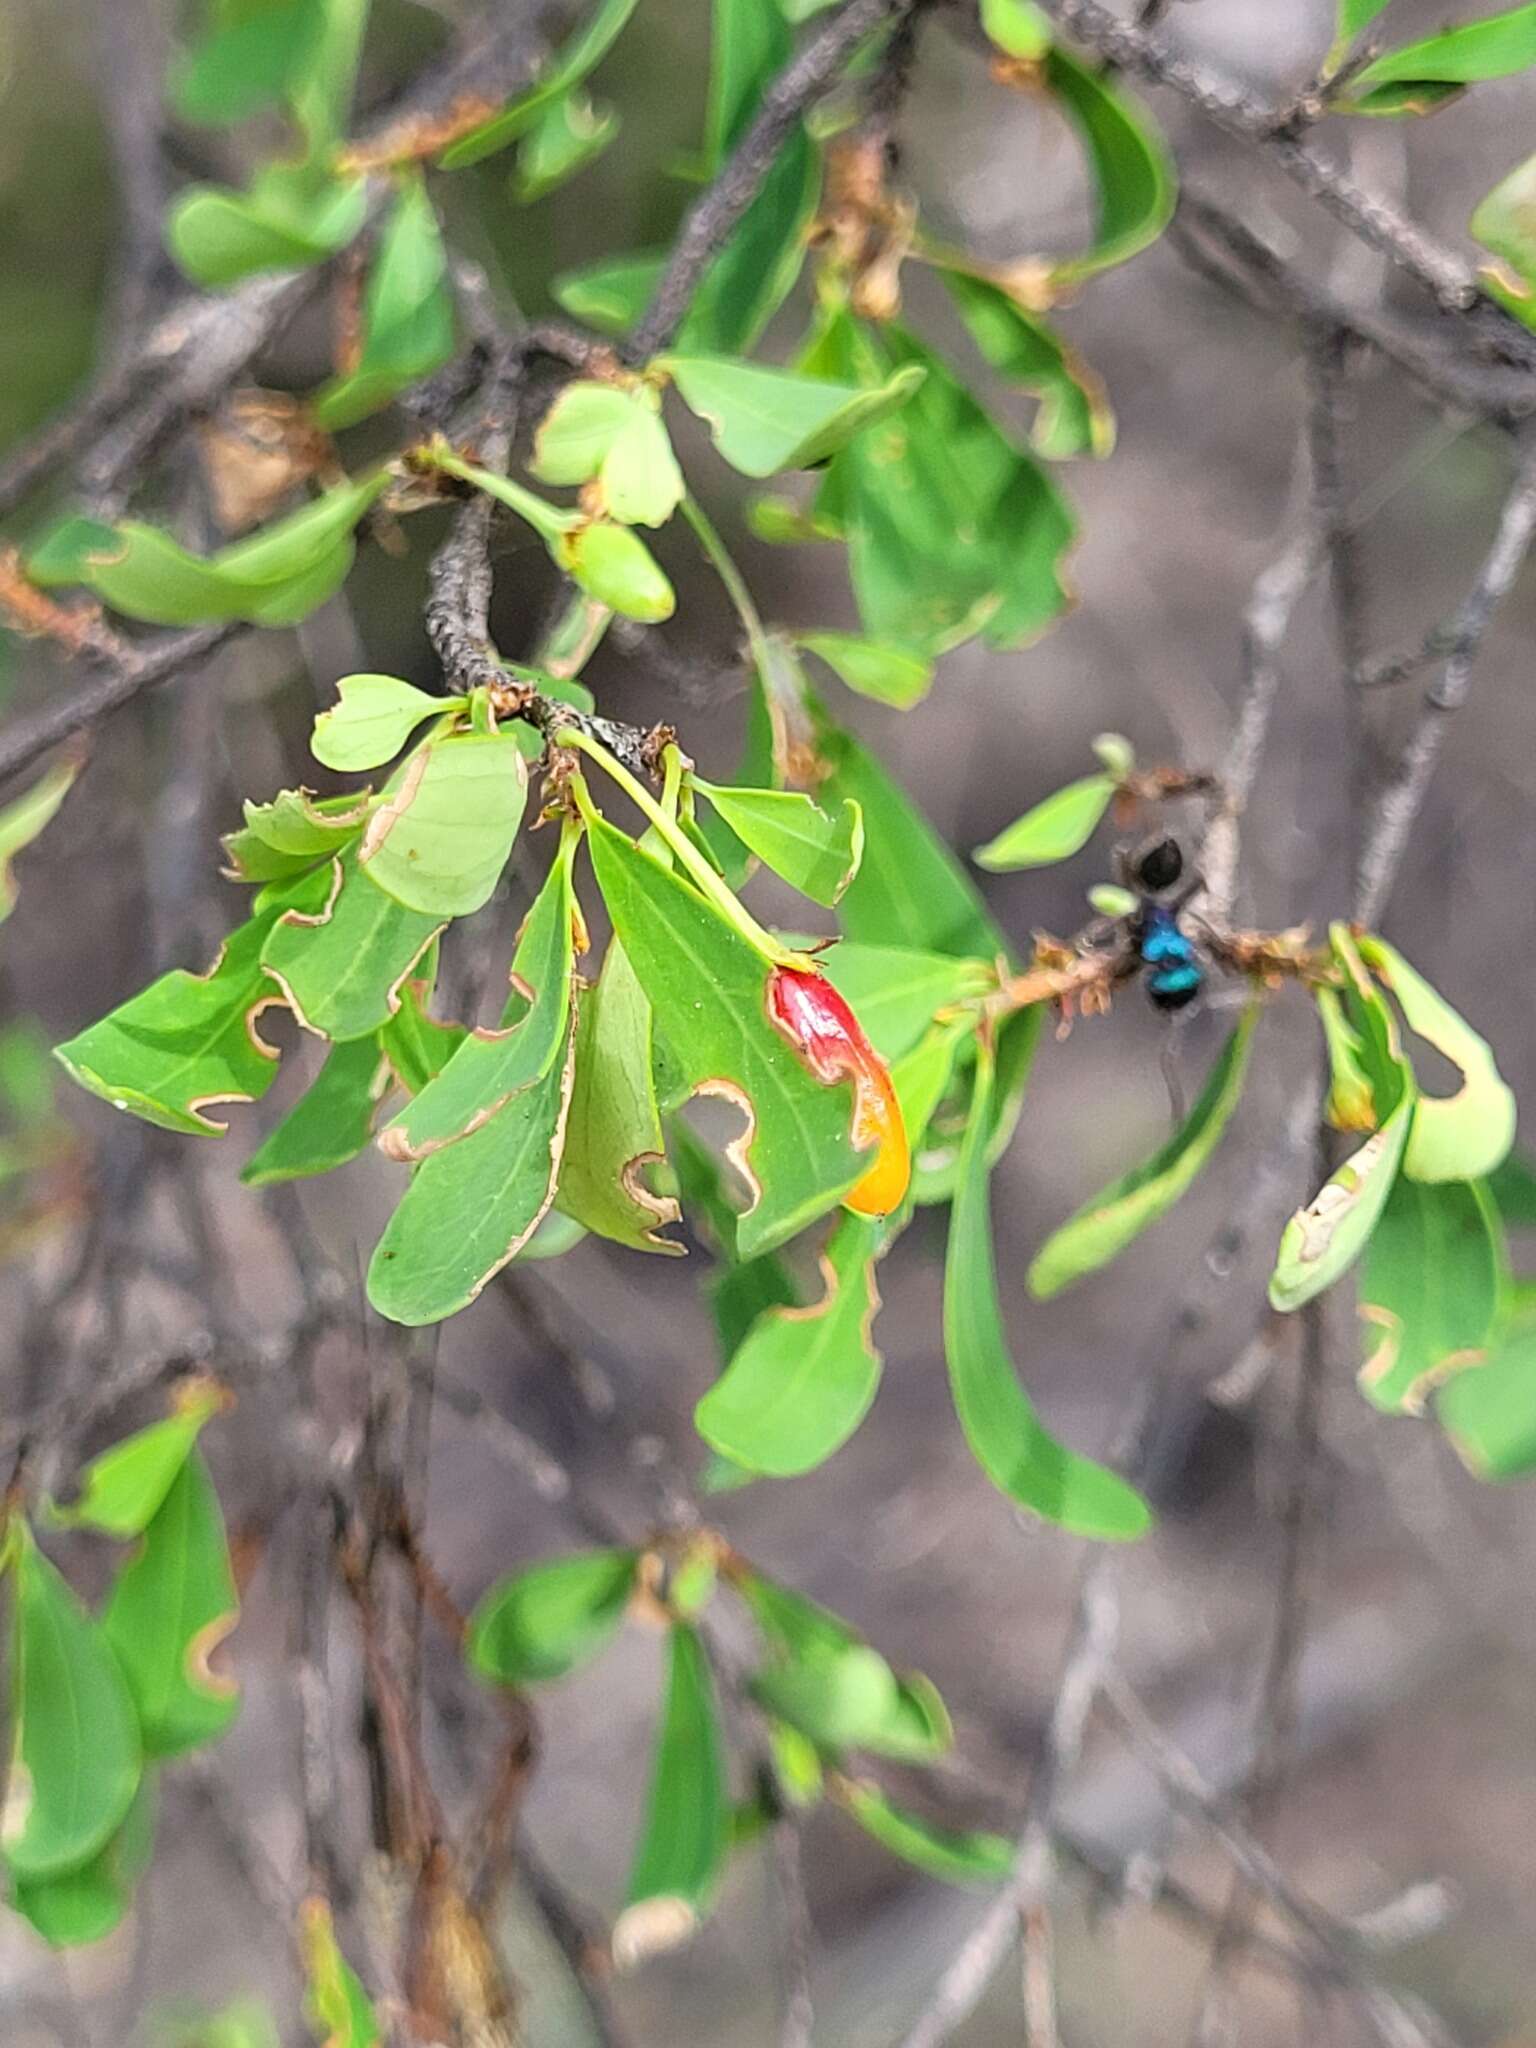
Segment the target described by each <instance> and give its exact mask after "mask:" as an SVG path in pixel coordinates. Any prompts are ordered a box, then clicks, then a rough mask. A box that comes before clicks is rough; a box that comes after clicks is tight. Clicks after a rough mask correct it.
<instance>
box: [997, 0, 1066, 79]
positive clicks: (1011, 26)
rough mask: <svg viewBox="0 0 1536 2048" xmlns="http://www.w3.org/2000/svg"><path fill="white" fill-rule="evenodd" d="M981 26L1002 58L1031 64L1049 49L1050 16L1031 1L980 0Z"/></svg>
mask: <svg viewBox="0 0 1536 2048" xmlns="http://www.w3.org/2000/svg"><path fill="white" fill-rule="evenodd" d="M981 26H982V29H983V31H984V32H985V33H986V35H987V37H988V38H989V40H990V41H992V42H993V43H995V44H996V45H997V47H998V49H1000V50H1001V51H1002V53H1003V55H1004V56H1005V57H1015V58H1017V59H1018V60H1019V62H1020V63H1023V64H1034V63H1037V62H1038V61H1039V59H1040V58H1042V57H1043V56H1044V55H1045V53H1046V51H1047V50H1049V48H1050V47H1051V34H1052V30H1051V20H1050V16H1049V15H1048V14H1046V13H1044V12H1043V11H1042V10H1041V9H1040V8H1038V7H1035V6H1033V5H1032V4H1031V0H981Z"/></svg>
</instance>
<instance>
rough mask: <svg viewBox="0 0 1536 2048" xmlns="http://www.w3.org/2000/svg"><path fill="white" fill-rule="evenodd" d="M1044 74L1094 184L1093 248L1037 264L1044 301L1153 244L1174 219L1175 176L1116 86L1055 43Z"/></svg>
mask: <svg viewBox="0 0 1536 2048" xmlns="http://www.w3.org/2000/svg"><path fill="white" fill-rule="evenodd" d="M1042 76H1043V80H1044V84H1045V88H1046V90H1047V92H1049V93H1051V94H1052V95H1053V96H1054V97H1055V98H1056V99H1057V100H1058V101H1059V103H1060V105H1061V107H1062V109H1063V111H1064V112H1065V113H1066V114H1067V116H1068V118H1069V119H1070V120H1071V122H1072V123H1073V125H1074V127H1075V128H1076V129H1077V131H1078V133H1079V135H1080V136H1081V137H1082V141H1083V146H1084V148H1085V149H1086V150H1087V153H1088V161H1089V165H1090V167H1091V168H1092V171H1093V176H1094V184H1095V225H1094V238H1093V242H1092V244H1091V246H1090V247H1089V248H1087V249H1085V250H1084V252H1083V254H1082V255H1081V256H1075V257H1070V258H1068V259H1067V260H1065V261H1062V260H1060V259H1050V260H1049V261H1047V262H1046V263H1045V264H1044V265H1043V266H1042V268H1043V270H1044V273H1045V274H1044V277H1043V279H1042V280H1041V288H1040V289H1041V297H1042V298H1043V299H1044V300H1045V301H1046V303H1050V302H1051V301H1052V300H1055V299H1059V298H1060V297H1062V296H1063V295H1064V294H1065V293H1067V292H1070V291H1072V290H1074V289H1075V288H1076V287H1077V286H1078V285H1080V284H1082V283H1084V282H1085V281H1086V280H1087V279H1088V278H1090V277H1093V276H1096V275H1097V274H1098V272H1099V271H1101V270H1109V269H1111V268H1113V266H1114V265H1116V264H1117V263H1124V262H1126V261H1128V259H1129V258H1130V257H1132V256H1135V255H1138V254H1139V253H1140V252H1141V250H1143V249H1145V248H1146V247H1147V246H1148V244H1149V243H1151V242H1155V241H1156V240H1157V238H1158V236H1159V235H1160V234H1161V233H1162V232H1163V229H1164V228H1165V227H1167V225H1168V223H1169V221H1170V220H1171V219H1172V218H1173V208H1174V201H1175V198H1176V195H1177V191H1178V174H1177V171H1176V169H1175V166H1174V162H1173V157H1172V155H1171V154H1170V152H1169V149H1168V145H1167V143H1166V142H1165V141H1164V140H1163V137H1162V134H1161V132H1160V130H1159V129H1158V127H1157V125H1156V124H1155V122H1153V120H1152V119H1151V117H1150V115H1148V114H1147V112H1146V111H1145V109H1144V108H1143V107H1141V106H1140V105H1139V103H1138V102H1137V101H1136V100H1134V99H1133V98H1132V97H1131V95H1130V94H1129V93H1127V92H1125V91H1124V90H1123V89H1122V88H1121V87H1120V86H1119V85H1111V84H1109V82H1108V81H1107V80H1106V79H1105V78H1104V77H1102V76H1101V75H1100V74H1099V73H1098V72H1096V71H1093V70H1091V69H1090V68H1089V66H1088V65H1086V64H1084V63H1082V62H1081V61H1080V60H1079V59H1078V58H1076V57H1073V56H1069V55H1068V53H1067V52H1066V51H1065V50H1063V49H1062V48H1061V46H1060V44H1056V45H1054V46H1053V47H1052V49H1051V52H1050V54H1049V55H1048V56H1047V58H1046V60H1045V66H1044V70H1043V74H1042Z"/></svg>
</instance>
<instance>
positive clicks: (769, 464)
mask: <svg viewBox="0 0 1536 2048" xmlns="http://www.w3.org/2000/svg"><path fill="white" fill-rule="evenodd" d="M654 367H655V368H656V369H658V370H665V371H667V372H668V373H669V374H670V375H671V378H672V381H673V383H674V384H675V385H676V386H677V391H678V395H679V397H680V398H681V399H682V401H683V403H684V404H685V405H686V406H687V407H688V409H689V411H690V412H692V413H696V414H697V415H698V417H699V418H700V419H701V420H703V421H704V423H705V425H706V426H707V427H708V428H709V431H710V434H711V436H712V437H713V440H714V443H715V446H716V447H717V448H718V449H719V451H720V453H721V454H722V455H723V456H724V457H725V459H726V461H727V462H728V463H730V465H731V467H732V468H733V469H738V470H740V471H741V473H742V475H743V476H752V477H764V476H774V475H777V473H778V472H779V471H780V470H785V469H811V468H813V467H814V466H815V465H816V464H817V463H819V462H825V461H826V460H827V458H828V457H829V456H832V455H835V454H836V453H837V451H838V449H839V448H843V447H846V446H847V444H848V443H849V442H850V441H851V440H852V439H853V437H854V435H855V434H858V433H860V432H861V431H862V430H863V429H864V428H866V427H870V426H873V425H874V424H875V422H876V421H877V420H882V419H885V418H887V417H888V416H889V415H890V414H891V413H893V412H896V411H897V410H899V408H900V407H902V406H903V405H905V404H906V402H907V400H908V399H909V398H910V397H911V396H912V394H913V392H914V391H915V390H916V389H917V388H918V386H919V385H920V384H921V383H922V381H923V377H924V375H925V372H924V369H923V366H922V365H921V364H919V363H909V364H907V365H906V366H905V367H904V368H902V369H900V370H897V371H895V372H893V374H892V375H891V376H890V377H889V378H887V379H886V381H885V382H884V383H883V384H880V385H876V386H874V387H871V388H861V387H860V386H859V385H857V384H836V383H831V382H829V381H828V380H827V379H825V378H822V377H802V376H797V375H796V374H795V373H794V372H793V371H791V370H774V369H766V368H764V367H763V366H762V365H761V364H760V363H744V362H738V361H734V360H732V359H731V358H730V357H727V356H689V355H664V356H658V357H657V358H656V361H655V364H654Z"/></svg>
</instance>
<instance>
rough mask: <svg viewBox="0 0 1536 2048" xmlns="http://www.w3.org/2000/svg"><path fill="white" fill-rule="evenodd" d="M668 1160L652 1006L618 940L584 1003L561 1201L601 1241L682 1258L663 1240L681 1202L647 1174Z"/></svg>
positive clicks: (679, 1251)
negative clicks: (657, 1189)
mask: <svg viewBox="0 0 1536 2048" xmlns="http://www.w3.org/2000/svg"><path fill="white" fill-rule="evenodd" d="M664 1157H665V1151H664V1147H663V1144H662V1133H661V1115H660V1112H659V1110H658V1108H657V1105H656V1081H655V1074H654V1069H653V1064H652V1018H651V1006H650V1004H649V1002H648V1001H647V1000H646V996H645V991H644V990H643V989H642V988H641V986H640V984H639V982H638V981H637V980H636V979H635V971H634V969H633V968H632V967H631V966H630V964H629V957H628V955H627V954H626V953H625V951H624V948H623V947H622V946H621V945H620V944H619V942H618V940H617V939H615V940H613V941H612V943H611V944H610V945H609V948H608V952H607V956H606V958H605V959H604V961H603V969H602V973H601V974H600V975H599V976H598V980H597V986H596V987H595V988H594V989H593V990H592V992H591V994H590V995H588V996H587V997H586V998H585V1000H584V1001H583V1003H582V1006H581V1022H580V1024H579V1026H578V1028H577V1033H576V1083H575V1088H574V1091H573V1093H572V1096H571V1117H570V1126H569V1129H568V1131H567V1134H566V1141H565V1156H564V1158H563V1159H562V1161H561V1164H560V1191H559V1194H558V1196H557V1198H556V1199H557V1200H558V1202H559V1205H560V1207H561V1208H562V1209H563V1210H564V1211H565V1213H566V1214H567V1215H568V1216H572V1217H574V1218H575V1219H576V1220H577V1221H578V1222H580V1223H582V1224H584V1225H585V1226H586V1228H587V1229H588V1230H592V1231H595V1232H596V1233H597V1235H598V1236H599V1237H606V1238H610V1239H611V1240H612V1241H613V1242H614V1243H616V1244H625V1245H628V1246H630V1248H631V1249H632V1250H634V1251H648V1252H662V1253H665V1254H667V1255H669V1256H672V1257H680V1256H681V1255H682V1252H683V1249H684V1247H683V1246H682V1245H680V1244H677V1243H676V1242H675V1241H673V1240H672V1239H670V1238H664V1237H661V1236H659V1235H658V1232H659V1231H660V1230H662V1229H663V1228H664V1227H665V1226H666V1225H667V1224H669V1223H675V1222H676V1221H677V1219H678V1215H679V1210H678V1206H677V1203H676V1201H675V1200H674V1199H673V1197H672V1196H671V1195H661V1194H655V1193H653V1192H652V1190H651V1187H650V1185H649V1183H648V1181H647V1178H646V1174H647V1169H648V1168H649V1167H651V1166H652V1165H653V1164H655V1163H657V1162H659V1161H660V1160H661V1159H663V1158H664Z"/></svg>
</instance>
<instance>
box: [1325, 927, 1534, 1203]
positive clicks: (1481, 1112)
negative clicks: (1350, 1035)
mask: <svg viewBox="0 0 1536 2048" xmlns="http://www.w3.org/2000/svg"><path fill="white" fill-rule="evenodd" d="M1358 944H1359V948H1360V953H1361V956H1362V958H1363V959H1364V960H1365V961H1366V962H1367V963H1368V964H1369V966H1370V968H1371V970H1372V972H1373V973H1374V974H1375V975H1376V977H1377V979H1378V980H1379V981H1381V982H1382V983H1384V985H1385V986H1386V987H1387V988H1388V989H1389V990H1390V991H1391V992H1392V994H1393V995H1394V996H1395V997H1396V998H1397V1002H1398V1007H1399V1008H1400V1009H1401V1011H1402V1013H1403V1015H1404V1017H1405V1018H1406V1019H1407V1021H1408V1028H1409V1030H1410V1031H1414V1032H1416V1033H1417V1034H1418V1036H1419V1037H1420V1038H1424V1039H1427V1040H1428V1041H1429V1043H1430V1044H1431V1045H1432V1046H1434V1048H1435V1050H1436V1051H1437V1052H1441V1053H1443V1054H1444V1055H1445V1057H1446V1058H1447V1059H1448V1060H1449V1061H1450V1062H1451V1064H1452V1066H1455V1067H1459V1068H1460V1069H1461V1076H1462V1081H1461V1087H1460V1088H1459V1089H1458V1090H1457V1092H1456V1093H1455V1094H1454V1095H1450V1096H1438V1095H1421V1096H1420V1097H1419V1104H1418V1108H1417V1109H1416V1110H1415V1111H1414V1117H1413V1128H1412V1130H1411V1131H1410V1132H1409V1134H1408V1146H1407V1150H1406V1151H1405V1152H1404V1154H1403V1171H1404V1173H1406V1174H1407V1175H1408V1177H1409V1178H1410V1179H1411V1180H1428V1181H1440V1180H1480V1179H1481V1178H1482V1177H1483V1175H1484V1174H1488V1173H1492V1171H1493V1170H1494V1168H1495V1167H1496V1166H1497V1165H1498V1164H1499V1162H1500V1161H1501V1160H1502V1159H1503V1158H1504V1157H1505V1156H1506V1154H1507V1153H1508V1151H1509V1148H1510V1146H1511V1145H1513V1144H1514V1142H1515V1114H1516V1112H1515V1098H1514V1094H1513V1091H1512V1090H1511V1089H1510V1088H1509V1087H1508V1086H1507V1085H1506V1084H1505V1082H1504V1081H1503V1079H1502V1078H1501V1077H1500V1074H1499V1070H1498V1068H1497V1066H1495V1064H1494V1058H1493V1052H1492V1049H1491V1047H1490V1046H1489V1044H1488V1041H1487V1040H1486V1039H1485V1038H1480V1037H1479V1036H1478V1034H1477V1033H1476V1032H1475V1031H1474V1030H1473V1029H1472V1027H1471V1025H1470V1024H1468V1023H1467V1022H1466V1021H1465V1019H1464V1018H1462V1017H1460V1016H1458V1014H1457V1013H1456V1011H1455V1010H1453V1009H1452V1008H1451V1006H1450V1004H1449V1003H1448V1002H1447V1001H1446V1000H1445V998H1444V996H1442V995H1441V994H1440V993H1439V991H1438V990H1437V989H1434V988H1431V987H1430V985H1429V983H1428V982H1427V981H1426V980H1425V979H1424V977H1423V976H1422V975H1421V974H1419V973H1418V972H1417V971H1416V970H1415V969H1414V968H1412V967H1410V966H1409V964H1408V962H1407V961H1406V960H1405V959H1404V958H1403V956H1402V954H1401V953H1399V952H1398V951H1397V950H1396V948H1395V947H1392V946H1389V945H1388V944H1387V942H1386V940H1385V939H1378V938H1376V937H1375V936H1374V935H1373V934H1371V933H1362V934H1361V936H1360V939H1359V941H1358Z"/></svg>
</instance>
